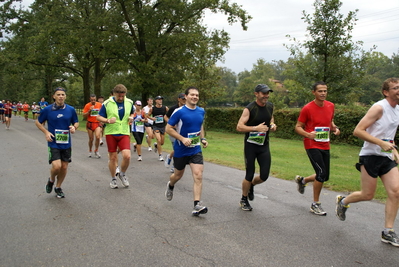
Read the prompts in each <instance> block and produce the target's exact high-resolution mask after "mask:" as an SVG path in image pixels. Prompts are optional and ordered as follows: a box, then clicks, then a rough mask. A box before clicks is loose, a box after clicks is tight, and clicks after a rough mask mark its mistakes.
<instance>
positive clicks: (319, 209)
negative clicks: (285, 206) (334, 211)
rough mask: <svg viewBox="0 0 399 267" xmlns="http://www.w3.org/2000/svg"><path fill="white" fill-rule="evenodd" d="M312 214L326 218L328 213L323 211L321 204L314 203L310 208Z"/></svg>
mask: <svg viewBox="0 0 399 267" xmlns="http://www.w3.org/2000/svg"><path fill="white" fill-rule="evenodd" d="M310 212H313V213H314V214H316V215H320V216H326V215H327V212H325V211H324V210H323V208H322V207H321V203H320V202H316V203H312V205H311V206H310Z"/></svg>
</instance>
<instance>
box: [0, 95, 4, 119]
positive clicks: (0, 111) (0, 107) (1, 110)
mask: <svg viewBox="0 0 399 267" xmlns="http://www.w3.org/2000/svg"><path fill="white" fill-rule="evenodd" d="M4 104H5V101H4V100H2V101H0V120H1V123H4V122H5V117H4Z"/></svg>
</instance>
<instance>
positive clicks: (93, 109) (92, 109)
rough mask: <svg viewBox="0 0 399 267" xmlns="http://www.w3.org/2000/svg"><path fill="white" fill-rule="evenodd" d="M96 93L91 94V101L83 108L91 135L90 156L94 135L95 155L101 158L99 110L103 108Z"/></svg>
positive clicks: (88, 132)
mask: <svg viewBox="0 0 399 267" xmlns="http://www.w3.org/2000/svg"><path fill="white" fill-rule="evenodd" d="M96 100H97V97H96V95H90V102H89V103H87V104H86V105H85V106H84V108H83V118H84V119H86V120H87V123H86V129H87V134H88V135H89V143H88V144H89V158H91V153H92V147H93V141H94V136H95V137H96V140H95V142H94V157H96V158H98V159H99V158H101V155H100V153H98V146H99V145H100V139H101V132H102V128H101V125H100V122H99V121H98V120H97V116H98V112H99V111H100V109H101V106H102V105H101V103H100V102H97V101H96Z"/></svg>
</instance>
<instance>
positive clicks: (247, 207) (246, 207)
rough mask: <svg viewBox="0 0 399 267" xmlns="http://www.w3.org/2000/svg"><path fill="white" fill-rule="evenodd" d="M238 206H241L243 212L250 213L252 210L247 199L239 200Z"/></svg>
mask: <svg viewBox="0 0 399 267" xmlns="http://www.w3.org/2000/svg"><path fill="white" fill-rule="evenodd" d="M240 206H241V209H242V210H245V211H251V210H252V207H251V205H250V204H249V202H248V200H247V199H241V200H240Z"/></svg>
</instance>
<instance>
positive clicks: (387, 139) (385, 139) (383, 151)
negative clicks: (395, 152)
mask: <svg viewBox="0 0 399 267" xmlns="http://www.w3.org/2000/svg"><path fill="white" fill-rule="evenodd" d="M382 141H385V142H389V143H391V144H393V140H392V139H389V138H383V139H382ZM381 152H382V153H392V150H389V151H385V150H383V149H381Z"/></svg>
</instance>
